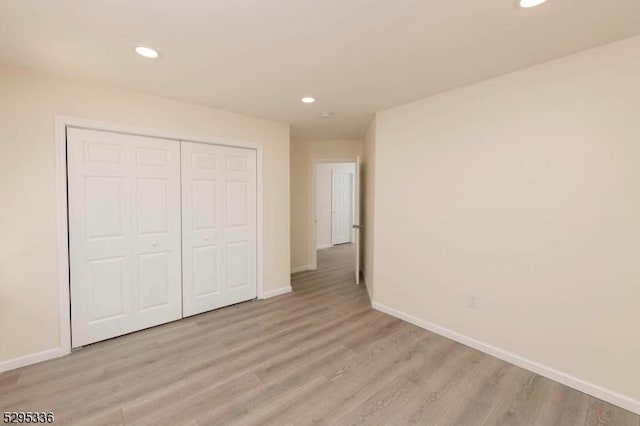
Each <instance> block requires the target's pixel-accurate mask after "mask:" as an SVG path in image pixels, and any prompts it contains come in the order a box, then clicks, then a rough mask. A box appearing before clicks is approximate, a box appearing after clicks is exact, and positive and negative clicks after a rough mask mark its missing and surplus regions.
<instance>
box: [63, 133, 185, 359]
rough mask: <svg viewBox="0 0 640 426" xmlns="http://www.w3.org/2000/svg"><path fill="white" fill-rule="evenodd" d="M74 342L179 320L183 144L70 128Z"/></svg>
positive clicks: (80, 342)
mask: <svg viewBox="0 0 640 426" xmlns="http://www.w3.org/2000/svg"><path fill="white" fill-rule="evenodd" d="M67 169H68V170H67V172H68V188H69V249H70V251H69V254H70V256H69V263H70V277H71V282H70V287H71V288H70V290H71V329H72V346H73V347H78V346H83V345H86V344H89V343H93V342H97V341H100V340H105V339H109V338H111V337H115V336H120V335H123V334H126V333H130V332H132V331H136V330H141V329H143V328H147V327H151V326H154V325H158V324H162V323H166V322H170V321H174V320H177V319H180V318H181V317H182V302H181V300H182V297H181V296H182V289H181V260H180V257H181V256H180V254H181V248H180V245H181V238H180V231H181V229H180V228H181V223H180V143H179V141H173V140H165V139H157V138H151V137H143V136H134V135H126V134H118V133H110V132H106V131H97V130H86V129H76V128H67Z"/></svg>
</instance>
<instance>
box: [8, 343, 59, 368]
mask: <svg viewBox="0 0 640 426" xmlns="http://www.w3.org/2000/svg"><path fill="white" fill-rule="evenodd" d="M67 353H68V352H65V351H64V350H63V349H62V348H53V349H48V350H46V351H42V352H36V353H34V354H29V355H24V356H21V357H18V358H13V359H8V360H6V361H2V362H0V373H1V372H3V371H9V370H14V369H16V368H20V367H24V366H26V365H31V364H35V363H37V362H42V361H47V360H50V359H54V358H58V357H61V356H62V355H66V354H67Z"/></svg>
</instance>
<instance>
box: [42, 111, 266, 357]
mask: <svg viewBox="0 0 640 426" xmlns="http://www.w3.org/2000/svg"><path fill="white" fill-rule="evenodd" d="M68 127H75V128H81V129H90V130H99V131H107V132H114V133H125V134H131V135H138V136H149V137H154V138H161V139H171V140H175V141H176V143H179V142H180V141H185V142H199V143H205V144H213V145H222V146H229V147H235V148H248V149H254V150H255V151H256V192H257V194H256V195H257V200H256V220H257V224H256V232H257V240H256V243H257V244H256V246H257V247H256V249H257V253H256V263H257V265H256V271H257V276H256V281H257V282H256V287H257V288H256V292H257V298H258V299H264V298H265V294H264V279H263V278H264V268H263V236H264V233H263V232H264V231H263V230H264V227H263V207H264V206H263V174H262V146H260V145H258V144H255V143H251V142H245V141H237V140H231V139H217V138H210V137H206V136H198V135H191V134H183V133H179V132H170V131H163V130H157V129H147V128H140V127H132V126H125V125H118V124H113V123H105V122H101V121H94V120H85V119H81V118H74V117H66V116H56V117H55V152H56V225H57V237H58V241H57V249H58V277H57V278H58V299H59V309H58V311H59V327H60V346H59V347H58V348H53V349H50V350H48V351H45V352H42V353H40V354H38V359H37V360H36V361H35V362H40V361H44V360H47V359H52V358H57V357H60V356H63V355H66V354H69V353H71V294H70V288H69V286H70V276H69V265H70V264H69V224H68V214H69V211H68V203H67V197H68V193H67V128H68Z"/></svg>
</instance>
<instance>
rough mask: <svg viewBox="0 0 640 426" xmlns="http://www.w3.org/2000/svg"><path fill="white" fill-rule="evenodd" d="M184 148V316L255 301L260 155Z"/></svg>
mask: <svg viewBox="0 0 640 426" xmlns="http://www.w3.org/2000/svg"><path fill="white" fill-rule="evenodd" d="M181 146H182V247H183V253H182V269H183V299H182V301H183V313H184V316H185V317H186V316H189V315H195V314H198V313H200V312H205V311H209V310H212V309H216V308H220V307H222V306H228V305H232V304H234V303H238V302H243V301H245V300H250V299H253V298H255V297H256V292H257V289H256V203H257V201H256V195H257V193H256V151H255V150H252V149H241V148H229V147H224V146H218V145H208V144H201V143H193V142H182V144H181Z"/></svg>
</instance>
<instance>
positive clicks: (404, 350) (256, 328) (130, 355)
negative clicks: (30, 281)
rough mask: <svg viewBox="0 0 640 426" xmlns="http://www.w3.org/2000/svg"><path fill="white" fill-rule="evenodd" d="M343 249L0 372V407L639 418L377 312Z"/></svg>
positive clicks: (462, 418)
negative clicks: (258, 286)
mask: <svg viewBox="0 0 640 426" xmlns="http://www.w3.org/2000/svg"><path fill="white" fill-rule="evenodd" d="M352 256H353V248H352V246H351V245H345V246H339V247H335V248H332V249H327V250H322V251H320V252H319V257H318V262H319V269H318V270H317V271H312V272H303V273H299V274H296V275H294V276H293V289H294V291H293V293H291V294H287V295H283V296H280V297H277V298H273V299H269V300H265V301H252V302H247V303H242V304H239V305H235V306H231V307H228V308H224V309H221V310H218V311H215V312H210V313H206V314H202V315H198V316H195V317H191V318H188V319H185V320H182V321H177V322H174V323H171V324H166V325H163V326H160V327H155V328H152V329H149V330H145V331H141V332H138V333H133V334H130V335H127V336H123V337H119V338H117V339H112V340H109V341H105V342H101V343H96V344H94V345H91V346H88V347H86V348H83V349H81V350H79V351H76V352H73V353H72V354H71V355H69V356H67V357H64V358H60V359H56V360H52V361H48V362H44V363H41V364H37V365H33V366H29V367H25V368H22V369H18V370H14V371H10V372H5V373H3V374H1V375H0V411H53V412H54V413H55V416H56V419H57V421H56V423H62V424H64V423H69V424H82V425H107V424H108V425H122V424H126V425H178V424H185V425H306V424H312V423H317V424H328V425H346V424H369V425H385V424H389V425H405V424H425V425H527V426H530V425H562V426H565V425H633V426H640V417H639V416H637V415H634V414H632V413H630V412H628V411H625V410H622V409H620V408H617V407H614V406H612V405H610V404H607V403H604V402H602V401H599V400H597V399H594V398H591V397H589V396H587V395H584V394H582V393H580V392H577V391H575V390H572V389H570V388H567V387H565V386H563V385H560V384H558V383H555V382H552V381H550V380H547V379H545V378H543V377H540V376H538V375H536V374H533V373H530V372H528V371H525V370H523V369H520V368H517V367H515V366H513V365H511V364H507V363H505V362H502V361H500V360H498V359H496V358H493V357H490V356H488V355H484V354H482V353H480V352H477V351H475V350H473V349H470V348H468V347H466V346H463V345H460V344H457V343H455V342H452V341H450V340H447V339H445V338H443V337H440V336H438V335H435V334H432V333H430V332H428V331H425V330H422V329H420V328H418V327H415V326H413V325H411V324H408V323H405V322H403V321H400V320H397V319H395V318H392V317H390V316H388V315H385V314H383V313H380V312H377V311H374V310H372V309H371V307H370V302H369V298H368V296H367V292H366V290H365V287H364V286H363V285H362V286H356V285H355V284H353V275H352V260H353V259H352Z"/></svg>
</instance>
